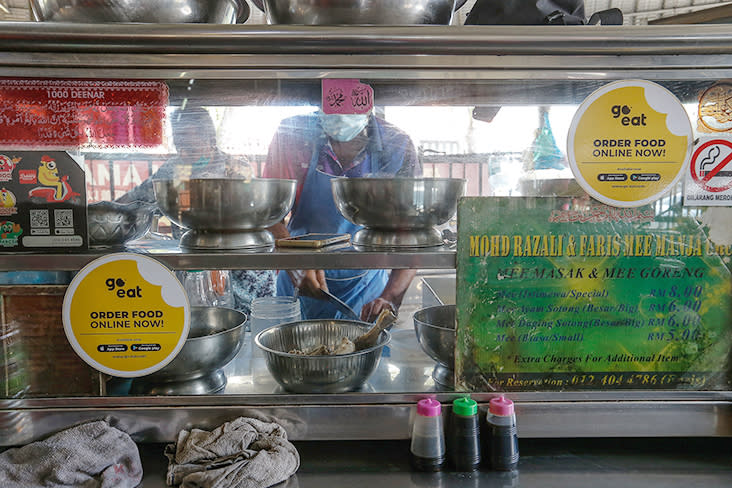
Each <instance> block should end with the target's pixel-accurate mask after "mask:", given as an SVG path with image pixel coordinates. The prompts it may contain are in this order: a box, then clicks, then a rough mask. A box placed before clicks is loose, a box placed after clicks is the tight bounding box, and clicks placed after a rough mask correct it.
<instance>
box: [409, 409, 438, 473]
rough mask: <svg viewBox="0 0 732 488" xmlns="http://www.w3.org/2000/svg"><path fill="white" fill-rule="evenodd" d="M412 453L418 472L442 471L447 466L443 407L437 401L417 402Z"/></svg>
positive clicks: (413, 463)
mask: <svg viewBox="0 0 732 488" xmlns="http://www.w3.org/2000/svg"><path fill="white" fill-rule="evenodd" d="M410 452H411V461H412V468H414V469H415V470H416V471H441V470H442V468H443V466H444V465H445V433H444V431H443V428H442V405H441V404H440V402H438V401H437V400H434V399H432V398H424V399H422V400H420V401H418V402H417V415H416V416H415V417H414V424H413V425H412V440H411V446H410Z"/></svg>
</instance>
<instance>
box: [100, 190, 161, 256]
mask: <svg viewBox="0 0 732 488" xmlns="http://www.w3.org/2000/svg"><path fill="white" fill-rule="evenodd" d="M155 208H156V207H155V205H154V204H151V203H147V202H131V203H117V202H107V201H103V202H96V203H90V204H89V205H88V206H87V211H86V215H87V228H88V230H89V245H90V246H91V247H122V246H124V243H125V242H128V241H134V240H135V239H139V238H140V237H142V236H143V235H145V233H146V232H147V231H148V230H150V224H151V223H152V218H153V214H154V212H155Z"/></svg>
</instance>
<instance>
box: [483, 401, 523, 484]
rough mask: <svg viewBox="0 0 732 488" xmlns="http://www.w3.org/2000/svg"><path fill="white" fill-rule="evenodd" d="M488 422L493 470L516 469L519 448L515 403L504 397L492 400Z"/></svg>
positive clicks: (489, 406)
mask: <svg viewBox="0 0 732 488" xmlns="http://www.w3.org/2000/svg"><path fill="white" fill-rule="evenodd" d="M486 421H487V424H488V431H489V433H490V438H489V449H490V460H491V468H492V469H495V470H496V471H512V470H514V469H516V466H517V465H518V461H519V446H518V432H517V430H516V414H515V413H514V408H513V402H512V401H511V400H509V399H508V398H505V397H503V396H500V397H496V398H491V400H490V402H489V403H488V415H487V417H486Z"/></svg>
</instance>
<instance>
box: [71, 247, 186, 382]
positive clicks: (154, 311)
mask: <svg viewBox="0 0 732 488" xmlns="http://www.w3.org/2000/svg"><path fill="white" fill-rule="evenodd" d="M189 312H190V306H189V304H188V298H187V297H186V293H185V290H184V289H183V286H182V285H181V284H180V282H179V281H178V280H177V279H176V277H175V275H174V274H173V273H172V272H171V271H170V270H169V269H168V268H166V267H165V266H163V265H162V264H161V263H159V262H158V261H156V260H154V259H152V258H149V257H146V256H141V255H138V254H132V253H118V254H110V255H107V256H104V257H101V258H99V259H96V260H94V261H92V262H91V263H89V264H88V265H87V266H85V267H84V268H83V269H82V270H81V271H80V272H79V273H78V274H77V275H76V277H75V278H74V279H73V281H72V282H71V284H70V285H69V288H68V290H67V291H66V296H65V297H64V304H63V323H64V331H65V332H66V337H67V338H68V340H69V343H70V344H71V346H72V347H73V349H74V351H75V352H76V353H77V354H78V355H79V357H81V359H83V360H84V361H85V362H86V363H87V364H89V365H90V366H91V367H93V368H95V369H97V370H99V371H101V372H103V373H107V374H110V375H113V376H121V377H126V378H132V377H137V376H144V375H147V374H150V373H153V372H155V371H157V370H159V369H161V368H162V367H164V366H165V365H166V364H168V363H169V362H170V361H172V360H173V359H174V358H175V356H176V355H177V354H178V352H179V351H180V349H181V348H182V347H183V344H184V343H185V341H186V338H187V337H188V330H189V327H190V324H189V320H190V315H189Z"/></svg>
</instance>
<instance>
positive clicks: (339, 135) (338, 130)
mask: <svg viewBox="0 0 732 488" xmlns="http://www.w3.org/2000/svg"><path fill="white" fill-rule="evenodd" d="M319 117H320V125H321V127H323V131H325V133H326V134H327V135H328V136H329V137H331V138H332V139H335V140H336V141H338V142H347V141H350V140H352V139H353V138H354V137H356V136H357V135H359V134H360V133H361V131H362V130H364V129H365V128H366V126H367V125H368V123H369V116H368V114H348V115H341V114H328V115H326V114H324V113H322V112H320V113H319Z"/></svg>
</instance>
